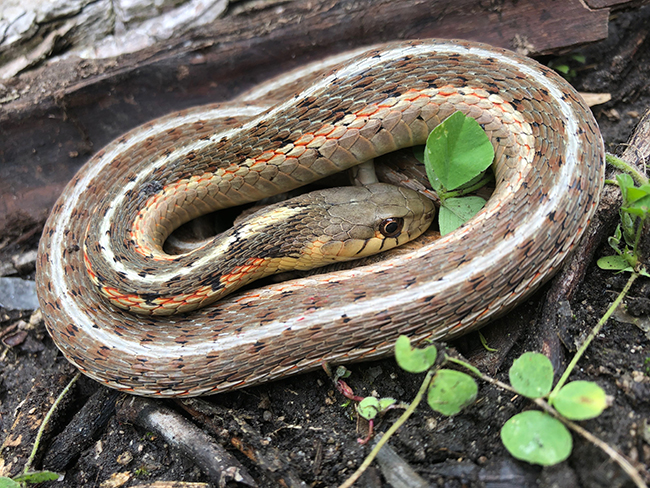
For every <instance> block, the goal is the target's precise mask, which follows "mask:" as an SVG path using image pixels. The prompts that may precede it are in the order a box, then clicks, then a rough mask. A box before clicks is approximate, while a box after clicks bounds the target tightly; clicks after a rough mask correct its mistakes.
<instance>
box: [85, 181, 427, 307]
mask: <svg viewBox="0 0 650 488" xmlns="http://www.w3.org/2000/svg"><path fill="white" fill-rule="evenodd" d="M434 214H435V207H434V206H433V202H432V201H431V200H429V199H428V198H426V197H424V196H423V195H421V194H419V193H417V192H415V191H412V190H409V189H406V188H400V187H396V186H392V185H387V184H383V183H377V184H372V185H368V186H352V187H341V188H329V189H325V190H319V191H315V192H311V193H306V194H304V195H301V196H298V197H295V198H292V199H290V200H287V201H283V202H280V203H277V204H274V205H270V206H268V207H265V208H263V209H262V210H260V211H258V212H255V213H254V214H252V215H250V216H249V217H247V218H246V219H244V220H243V221H241V222H240V223H238V224H237V225H236V226H235V227H233V228H232V229H230V230H229V231H227V232H224V233H222V234H220V235H218V236H217V237H215V239H214V240H212V241H211V242H210V243H209V244H207V245H206V246H205V247H208V248H209V249H210V251H209V255H210V257H211V262H210V263H209V265H207V266H204V267H203V269H209V270H210V271H209V272H205V271H203V272H201V273H199V272H197V273H195V274H193V275H189V276H185V282H186V283H187V286H186V287H185V289H183V290H178V289H174V290H173V293H170V291H169V289H168V288H167V287H166V286H164V284H162V285H161V284H159V283H158V282H159V281H160V280H157V279H156V277H155V276H153V277H152V279H151V280H149V284H150V285H149V287H148V288H144V287H143V286H138V287H134V286H133V285H132V284H131V283H130V282H128V281H127V280H124V279H122V276H120V275H119V274H110V273H102V275H101V280H99V279H98V278H96V280H95V281H96V285H97V286H98V289H99V290H100V292H101V293H102V295H104V297H105V298H107V299H108V300H109V301H110V302H111V303H112V304H114V305H115V306H117V307H119V308H123V309H126V310H129V311H131V312H135V313H140V314H146V315H172V314H175V313H184V312H189V311H192V310H196V309H197V308H200V307H203V306H205V305H208V304H210V303H213V302H215V301H217V300H219V299H220V298H223V297H224V296H226V295H228V294H230V293H232V292H234V291H235V290H237V289H239V288H241V287H242V286H244V285H246V284H248V283H251V282H253V281H255V280H258V279H260V278H263V277H266V276H270V275H273V274H276V273H282V272H286V271H294V270H310V269H314V268H318V267H322V266H326V265H328V264H332V263H335V262H341V261H351V260H354V259H360V258H364V257H367V256H371V255H373V254H377V253H378V252H381V251H386V250H389V249H392V248H394V247H396V246H399V245H401V244H404V243H406V242H408V241H411V240H413V239H415V238H416V237H418V236H420V235H421V234H422V233H423V232H424V231H425V230H426V229H427V228H428V227H429V225H430V224H431V221H432V219H433V217H434ZM91 250H92V248H91V247H90V246H87V247H86V251H91ZM205 250H206V249H203V251H205ZM91 261H92V256H91V257H90V258H89V259H88V260H87V261H86V265H87V267H88V268H89V271H90V274H91V276H99V273H95V272H94V271H93V268H92V264H91ZM173 280H174V277H173V276H172V277H171V278H170V277H169V276H167V277H166V278H165V282H169V281H173ZM179 281H180V280H179Z"/></svg>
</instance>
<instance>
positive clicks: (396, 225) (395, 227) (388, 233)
mask: <svg viewBox="0 0 650 488" xmlns="http://www.w3.org/2000/svg"><path fill="white" fill-rule="evenodd" d="M402 227H404V219H403V218H401V217H400V218H390V219H386V220H383V221H382V222H381V224H380V225H379V232H381V234H382V235H383V236H384V237H395V236H397V235H399V233H400V232H402Z"/></svg>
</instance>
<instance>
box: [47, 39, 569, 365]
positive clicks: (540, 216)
mask: <svg viewBox="0 0 650 488" xmlns="http://www.w3.org/2000/svg"><path fill="white" fill-rule="evenodd" d="M434 51H435V52H442V53H450V54H453V53H470V54H475V55H477V56H484V57H492V58H497V59H498V60H499V61H500V62H502V63H504V64H507V65H510V66H513V67H515V68H516V69H518V70H521V71H523V72H524V73H526V74H527V75H528V76H531V77H533V78H535V79H536V80H537V82H539V83H541V84H542V85H543V86H544V87H545V88H546V89H547V90H548V91H549V92H550V93H551V94H552V95H553V96H554V97H555V98H556V99H557V101H558V103H559V104H560V106H561V107H562V111H563V113H564V114H565V116H566V120H567V121H568V125H567V136H568V137H567V140H568V145H567V148H566V151H565V154H564V155H563V156H564V158H565V164H563V165H562V170H561V172H560V173H559V175H558V178H559V183H558V184H556V185H555V186H554V187H553V193H552V195H549V198H548V199H547V200H546V201H547V203H546V204H543V205H541V206H540V207H539V208H538V209H537V210H536V212H535V214H534V217H535V218H532V217H531V218H530V219H529V220H528V221H527V222H525V223H521V226H520V227H519V228H518V229H517V230H516V231H515V233H514V236H512V237H511V238H510V239H508V240H507V241H505V240H504V241H502V242H501V243H499V244H498V245H497V246H496V247H495V248H494V249H493V250H492V251H491V252H490V253H488V254H486V255H483V256H479V257H476V258H474V259H473V261H472V266H471V267H470V266H464V267H461V268H460V269H458V270H457V271H456V272H454V273H452V274H451V275H449V276H447V277H445V278H443V279H442V280H440V281H437V282H436V281H432V282H426V283H422V284H420V283H418V284H416V285H414V286H412V287H409V288H408V289H404V290H402V291H400V292H396V293H395V294H394V296H391V300H393V299H394V300H396V301H399V300H409V301H411V300H413V299H414V297H415V299H418V298H422V297H426V296H429V295H431V294H435V293H436V292H437V290H439V289H442V288H443V287H447V286H449V283H460V282H462V281H464V280H466V279H468V278H469V277H471V276H472V275H473V274H474V271H473V270H476V269H482V267H483V266H485V265H486V264H487V263H490V262H493V261H494V259H495V258H496V257H497V256H500V255H502V254H503V253H504V252H506V251H507V250H508V249H512V247H513V246H514V245H519V244H521V243H523V242H524V241H525V240H526V239H527V236H528V235H530V233H531V232H534V231H535V230H536V229H539V228H540V227H541V226H542V225H543V221H544V218H545V216H546V215H547V214H548V213H549V212H550V211H551V210H553V208H554V207H553V205H551V204H550V203H548V202H552V201H554V198H555V197H556V196H557V195H558V194H561V193H562V192H565V191H566V189H567V187H568V186H569V184H570V181H569V177H570V173H571V171H573V169H574V167H575V165H576V159H575V156H574V154H575V152H576V151H577V150H578V146H579V141H578V139H577V135H576V132H577V124H576V122H575V121H574V119H575V116H574V115H573V113H572V110H571V107H570V106H569V105H568V104H567V103H565V102H564V101H563V96H562V93H561V92H560V91H559V90H558V89H557V88H556V87H555V86H554V85H553V84H552V82H549V81H548V80H546V78H545V77H544V76H543V75H542V74H540V73H539V72H538V71H537V70H534V69H532V68H529V67H527V66H523V65H521V64H519V63H518V62H516V61H515V60H512V59H510V58H509V57H507V56H504V55H502V54H500V53H496V52H494V51H485V50H483V49H481V48H477V47H471V48H469V49H468V48H465V47H463V46H457V45H448V44H436V45H433V46H431V45H421V46H409V47H406V48H402V49H395V50H391V51H388V52H386V53H383V54H382V55H380V56H377V57H376V58H371V59H364V60H363V61H362V62H361V63H359V64H358V65H354V66H352V67H348V68H346V69H344V70H343V71H342V72H341V73H340V76H346V75H348V74H350V73H351V72H361V71H363V70H365V69H368V68H370V67H372V66H375V65H377V64H378V63H382V62H385V61H388V60H393V59H397V58H400V57H403V56H404V55H405V54H426V53H428V52H434ZM335 79H336V76H330V77H328V78H327V79H325V80H323V81H322V82H321V83H319V84H318V85H317V86H315V87H313V88H311V89H309V90H306V91H305V92H303V94H302V95H301V96H300V97H298V98H296V99H293V100H291V101H290V102H287V103H285V104H282V105H281V106H279V107H278V108H276V109H274V110H272V111H271V112H270V113H269V114H265V115H264V118H267V117H271V116H272V115H273V114H275V113H278V112H279V111H281V110H284V109H285V108H286V107H288V106H289V104H293V103H296V101H299V100H300V99H303V98H305V97H308V96H309V95H310V94H312V93H314V92H315V91H316V90H319V89H320V88H321V87H323V86H325V85H326V84H329V83H331V82H333V81H335ZM259 120H261V119H259V118H258V119H255V120H253V121H251V122H249V123H248V124H246V126H245V127H243V128H242V129H241V130H245V129H247V128H250V127H252V126H254V125H255V124H256V123H257V122H258V121H259ZM235 131H236V130H233V131H229V132H228V133H227V134H232V133H234V132H235ZM147 135H148V134H147ZM223 135H224V134H220V135H219V138H221V137H223ZM144 138H146V136H143V137H142V138H141V140H143V139H144ZM123 149H124V148H123V147H122V146H119V147H114V148H113V155H112V156H110V157H105V158H103V164H98V165H97V166H95V167H94V168H93V171H92V172H89V173H87V174H86V175H85V176H84V177H83V179H82V180H81V181H79V183H78V184H77V187H76V188H75V191H74V192H73V194H72V195H71V198H70V199H69V200H68V201H66V202H65V204H64V208H63V209H62V211H61V214H60V222H59V223H60V224H61V225H58V226H57V228H56V230H55V235H54V237H53V240H52V244H53V246H52V248H53V249H56V250H57V252H54V253H53V256H52V260H53V265H52V268H53V273H52V283H53V286H54V288H55V293H56V294H57V295H58V296H59V297H61V298H60V300H61V305H62V307H63V309H64V312H65V313H66V314H67V315H68V317H69V318H70V321H71V322H72V323H76V324H79V326H80V327H82V328H83V329H84V333H86V334H88V335H90V336H92V338H93V339H94V340H96V341H98V342H100V343H104V344H108V343H110V344H112V346H113V347H114V348H117V349H121V350H124V351H128V353H129V354H132V355H138V354H143V355H150V354H155V355H157V356H160V357H161V358H170V359H171V358H175V357H177V356H178V351H174V350H169V349H168V348H167V345H156V344H143V343H138V342H133V341H129V340H125V339H123V338H122V337H120V336H119V335H117V334H115V333H113V332H112V331H110V330H104V329H97V328H93V327H92V323H93V322H92V318H91V317H90V316H88V315H87V314H86V312H85V311H83V310H81V309H79V307H78V306H77V305H76V303H75V302H74V301H73V300H72V298H71V296H70V295H69V289H68V288H67V286H66V281H65V279H64V276H63V270H64V269H65V268H64V265H63V263H62V262H61V253H60V251H58V250H60V249H61V242H62V240H63V233H64V231H65V229H66V228H67V225H68V221H69V219H70V216H71V212H72V209H73V208H74V206H75V205H76V202H77V201H78V200H79V197H80V195H81V193H82V192H83V191H84V190H85V188H86V186H87V185H88V183H89V182H90V181H91V180H92V179H93V178H94V176H95V175H96V174H97V173H99V172H100V171H101V169H102V167H103V165H104V164H108V163H109V162H110V160H111V159H112V157H114V156H115V154H117V153H118V152H121V151H122V150H123ZM170 159H171V158H170ZM150 172H151V167H150V168H149V169H148V170H147V171H144V172H143V173H150ZM144 177H145V176H142V178H144ZM121 198H123V195H122V196H121V197H120V198H118V199H117V200H116V203H119V200H121ZM502 203H503V202H502ZM488 209H489V210H486V211H484V212H483V214H482V216H483V217H484V218H488V217H489V216H490V215H491V214H492V213H493V211H494V208H493V206H489V207H488ZM461 238H462V235H461V234H460V233H456V234H452V235H451V236H450V237H448V238H446V239H445V240H444V241H445V243H450V244H451V243H453V242H455V241H457V240H460V239H461ZM440 245H441V244H440ZM427 251H428V248H425V249H422V250H421V251H419V254H420V255H423V254H425V253H426V252H427ZM393 265H397V262H396V261H395V260H393V261H389V262H384V263H381V265H375V266H371V267H369V268H367V269H366V270H364V271H363V274H372V273H373V272H374V271H377V270H380V269H385V268H387V267H390V266H393ZM359 275H360V272H357V271H355V270H351V271H347V272H341V273H339V274H338V275H337V281H346V280H349V279H353V278H358V276H359ZM316 281H317V280H315V279H306V280H304V281H303V283H304V286H308V284H309V283H310V282H316ZM384 306H385V298H384V297H382V298H379V299H376V300H373V299H367V300H361V301H358V302H352V303H350V304H348V306H346V309H345V313H346V315H347V316H348V317H357V316H362V315H363V314H367V313H370V312H372V311H376V310H378V309H383V308H384ZM328 317H331V311H327V310H319V311H316V312H311V313H310V314H308V315H306V316H304V317H301V318H302V319H303V320H299V321H295V322H294V323H292V324H291V328H292V330H298V329H304V328H307V327H310V326H311V325H312V324H314V323H317V322H319V321H320V322H322V321H323V320H324V319H327V318H328ZM287 326H288V324H286V323H283V322H272V323H265V324H264V325H263V326H261V327H258V328H255V329H247V330H245V331H244V332H242V333H237V334H236V333H230V334H221V335H219V336H218V337H216V338H215V340H214V341H206V342H204V343H196V344H192V346H191V354H192V355H201V354H207V353H209V352H213V351H225V350H228V349H230V348H232V347H235V346H240V345H242V344H252V343H255V342H257V341H263V340H265V339H270V338H274V337H277V336H278V335H279V334H280V333H281V332H282V331H284V330H285V329H286V328H287ZM189 352H190V351H189V350H186V353H189Z"/></svg>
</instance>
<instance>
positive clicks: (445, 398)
mask: <svg viewBox="0 0 650 488" xmlns="http://www.w3.org/2000/svg"><path fill="white" fill-rule="evenodd" d="M477 393H478V386H477V385H476V381H474V379H473V378H472V377H471V376H470V375H468V374H465V373H462V372H460V371H456V370H453V369H441V370H440V371H438V372H437V373H436V374H435V376H434V377H433V379H432V380H431V385H430V386H429V392H428V395H427V400H428V402H429V406H430V407H431V408H432V409H433V410H435V411H436V412H440V413H441V414H443V415H447V416H449V415H456V414H457V413H458V412H460V411H461V410H462V409H463V408H464V407H466V406H467V405H469V404H470V403H472V402H473V401H474V400H475V399H476V394H477Z"/></svg>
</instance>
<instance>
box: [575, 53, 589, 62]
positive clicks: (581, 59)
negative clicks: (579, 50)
mask: <svg viewBox="0 0 650 488" xmlns="http://www.w3.org/2000/svg"><path fill="white" fill-rule="evenodd" d="M571 59H573V60H574V61H576V62H578V63H580V64H585V63H586V62H587V58H586V57H585V55H584V54H572V55H571Z"/></svg>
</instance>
